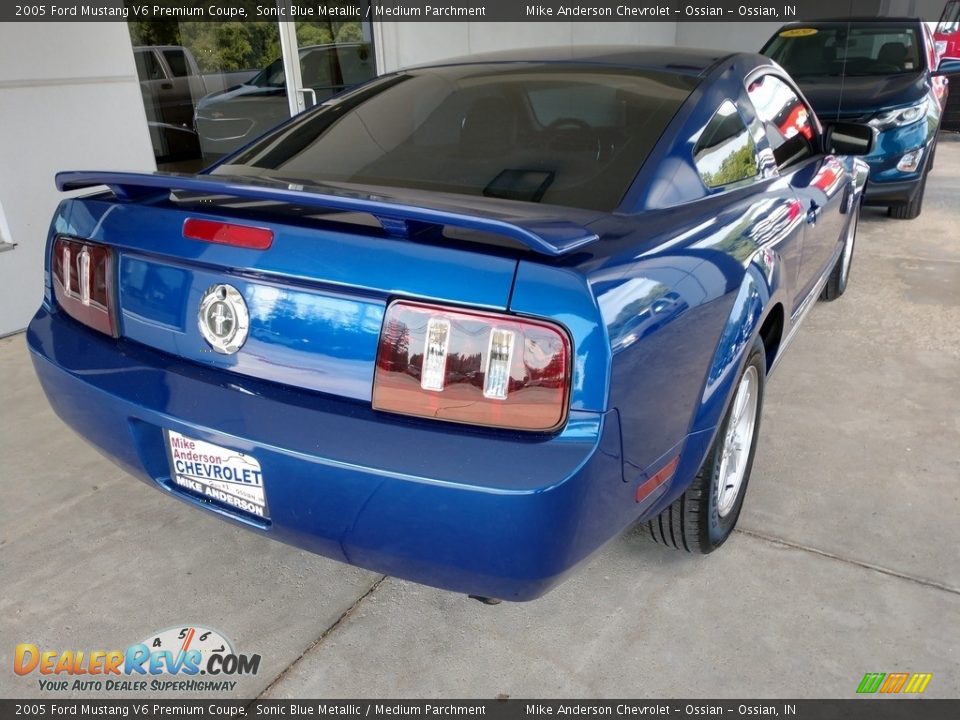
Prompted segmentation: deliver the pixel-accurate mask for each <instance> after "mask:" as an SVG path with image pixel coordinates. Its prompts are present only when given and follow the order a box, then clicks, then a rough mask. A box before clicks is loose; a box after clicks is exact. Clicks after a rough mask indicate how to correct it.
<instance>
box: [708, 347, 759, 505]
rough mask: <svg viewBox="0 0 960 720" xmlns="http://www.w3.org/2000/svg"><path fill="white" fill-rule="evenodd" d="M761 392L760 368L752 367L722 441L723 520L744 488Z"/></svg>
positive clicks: (720, 496) (719, 495)
mask: <svg viewBox="0 0 960 720" xmlns="http://www.w3.org/2000/svg"><path fill="white" fill-rule="evenodd" d="M759 390H760V378H759V376H758V375H757V369H756V368H755V367H754V366H753V365H749V366H747V369H746V372H744V373H743V377H742V378H740V385H739V386H738V387H737V394H736V396H734V398H733V409H732V410H731V412H730V422H729V423H728V424H727V433H726V435H725V436H724V438H723V451H722V453H723V454H722V455H721V457H720V469H719V471H718V472H717V514H718V515H719V516H720V517H726V516H727V515H728V514H729V513H730V511H731V510H732V509H733V506H734V505H735V504H736V501H737V496H738V495H739V494H740V487H741V486H742V485H743V478H744V476H745V475H746V470H747V463H748V462H749V460H750V448H751V447H752V446H753V429H754V427H755V426H756V424H757V399H758V397H759Z"/></svg>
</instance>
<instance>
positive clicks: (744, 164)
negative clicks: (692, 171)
mask: <svg viewBox="0 0 960 720" xmlns="http://www.w3.org/2000/svg"><path fill="white" fill-rule="evenodd" d="M693 161H694V164H696V166H697V172H698V173H699V174H700V179H701V180H703V184H704V185H706V186H707V187H708V188H719V187H727V186H731V185H737V184H740V183H743V182H747V181H750V180H752V179H753V178H755V177H756V176H757V173H758V170H757V165H758V163H757V149H756V146H755V145H754V144H753V138H751V137H750V132H749V131H748V130H747V126H746V124H745V123H744V122H743V118H742V117H740V113H739V112H738V111H737V108H736V106H735V105H734V104H733V103H732V102H730V101H729V100H726V101H724V103H723V104H722V105H721V106H720V108H719V109H718V110H717V112H716V113H715V114H714V116H713V118H712V119H711V120H710V122H709V123H707V127H706V128H704V131H703V133H702V134H701V135H700V138H699V140H697V144H696V146H695V147H694V149H693Z"/></svg>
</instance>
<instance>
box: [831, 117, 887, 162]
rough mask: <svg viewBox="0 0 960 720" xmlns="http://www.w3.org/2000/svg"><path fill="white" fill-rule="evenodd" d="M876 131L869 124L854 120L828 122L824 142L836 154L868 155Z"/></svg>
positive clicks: (871, 148)
mask: <svg viewBox="0 0 960 720" xmlns="http://www.w3.org/2000/svg"><path fill="white" fill-rule="evenodd" d="M875 135H876V133H875V132H874V129H873V128H872V127H870V126H869V125H863V124H862V123H852V122H832V123H827V130H826V134H825V135H824V144H825V145H826V150H827V152H829V153H833V154H835V155H868V154H869V153H870V151H871V150H873V140H874V137H875Z"/></svg>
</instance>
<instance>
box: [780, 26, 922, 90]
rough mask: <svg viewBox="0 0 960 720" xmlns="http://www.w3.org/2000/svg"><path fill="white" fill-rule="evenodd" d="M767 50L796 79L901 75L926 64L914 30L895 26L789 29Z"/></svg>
mask: <svg viewBox="0 0 960 720" xmlns="http://www.w3.org/2000/svg"><path fill="white" fill-rule="evenodd" d="M763 54H764V55H766V56H768V57H770V58H772V59H774V60H776V61H777V62H778V63H780V64H781V65H782V66H783V67H784V68H785V69H786V70H787V72H789V73H790V74H791V75H792V76H793V77H795V78H802V77H804V76H816V75H847V76H870V75H897V74H901V73H915V72H917V71H919V70H921V69H922V68H923V65H922V63H921V60H920V57H921V55H920V47H919V38H918V37H917V33H916V31H915V29H914V28H912V27H907V26H891V25H865V26H853V27H848V26H847V25H837V26H831V27H819V28H788V29H786V30H784V31H782V32H780V34H778V35H777V36H776V37H775V38H774V39H773V40H772V41H771V42H770V44H769V45H768V46H767V47H766V48H765V49H764V51H763Z"/></svg>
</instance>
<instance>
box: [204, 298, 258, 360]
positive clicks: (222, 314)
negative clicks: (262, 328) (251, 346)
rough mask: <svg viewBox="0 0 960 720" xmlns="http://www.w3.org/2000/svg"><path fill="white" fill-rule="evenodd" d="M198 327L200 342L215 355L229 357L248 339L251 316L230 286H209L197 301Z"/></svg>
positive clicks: (245, 305)
mask: <svg viewBox="0 0 960 720" xmlns="http://www.w3.org/2000/svg"><path fill="white" fill-rule="evenodd" d="M197 325H198V326H199V328H200V334H201V335H203V339H204V340H206V341H207V342H208V343H210V347H212V348H213V349H214V350H216V351H217V352H218V353H223V354H224V355H232V354H233V353H235V352H237V350H239V349H240V348H241V347H243V343H244V342H246V339H247V331H248V330H249V329H250V314H249V313H248V312H247V304H246V303H245V302H244V301H243V295H241V294H240V291H239V290H237V289H236V288H235V287H233V286H232V285H212V286H210V287H209V288H207V291H206V292H205V293H204V294H203V298H201V300H200V309H199V311H198V312H197Z"/></svg>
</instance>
